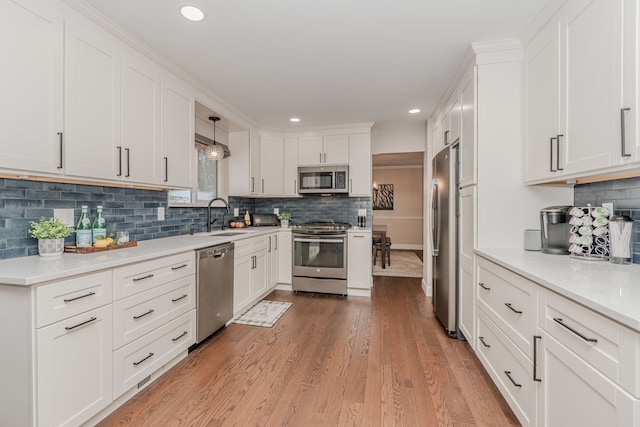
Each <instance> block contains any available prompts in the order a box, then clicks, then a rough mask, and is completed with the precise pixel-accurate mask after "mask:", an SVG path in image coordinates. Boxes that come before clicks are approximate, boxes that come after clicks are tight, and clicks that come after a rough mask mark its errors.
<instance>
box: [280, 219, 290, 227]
mask: <svg viewBox="0 0 640 427" xmlns="http://www.w3.org/2000/svg"><path fill="white" fill-rule="evenodd" d="M280 226H281V227H282V228H286V227H288V226H289V220H288V219H281V220H280Z"/></svg>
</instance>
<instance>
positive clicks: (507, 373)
mask: <svg viewBox="0 0 640 427" xmlns="http://www.w3.org/2000/svg"><path fill="white" fill-rule="evenodd" d="M504 373H505V375H506V376H507V377H508V378H509V379H510V380H511V383H512V384H513V385H514V386H516V387H522V384H518V383H517V382H515V381H514V379H513V377H511V371H504Z"/></svg>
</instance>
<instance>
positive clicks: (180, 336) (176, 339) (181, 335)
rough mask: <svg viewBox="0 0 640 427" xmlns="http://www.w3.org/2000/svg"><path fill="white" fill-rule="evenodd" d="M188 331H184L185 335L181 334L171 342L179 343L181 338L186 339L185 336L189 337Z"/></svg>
mask: <svg viewBox="0 0 640 427" xmlns="http://www.w3.org/2000/svg"><path fill="white" fill-rule="evenodd" d="M187 333H188V332H187V331H184V332H183V333H181V334H180V335H179V336H177V337H175V338H171V341H173V342H176V341H178V340H179V339H180V338H182V337H184V336H185V335H187Z"/></svg>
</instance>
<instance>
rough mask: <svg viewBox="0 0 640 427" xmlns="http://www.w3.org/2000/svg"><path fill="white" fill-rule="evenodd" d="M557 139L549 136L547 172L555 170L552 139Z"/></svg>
mask: <svg viewBox="0 0 640 427" xmlns="http://www.w3.org/2000/svg"><path fill="white" fill-rule="evenodd" d="M554 139H557V137H555V136H554V137H552V138H549V172H557V170H556V169H554V168H553V140H554Z"/></svg>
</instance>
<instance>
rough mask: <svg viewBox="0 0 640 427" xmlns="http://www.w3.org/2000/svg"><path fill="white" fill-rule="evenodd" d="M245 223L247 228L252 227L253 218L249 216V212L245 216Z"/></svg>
mask: <svg viewBox="0 0 640 427" xmlns="http://www.w3.org/2000/svg"><path fill="white" fill-rule="evenodd" d="M244 223H245V224H246V225H247V226H249V225H251V216H250V215H249V211H247V212H246V213H245V214H244Z"/></svg>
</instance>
